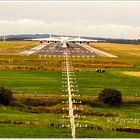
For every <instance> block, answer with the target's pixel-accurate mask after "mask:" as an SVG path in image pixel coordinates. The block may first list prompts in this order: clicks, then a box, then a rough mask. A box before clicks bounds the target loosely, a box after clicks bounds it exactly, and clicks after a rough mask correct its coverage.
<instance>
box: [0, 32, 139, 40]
mask: <svg viewBox="0 0 140 140" xmlns="http://www.w3.org/2000/svg"><path fill="white" fill-rule="evenodd" d="M21 35H23V36H24V35H25V36H26V35H31V36H35V35H39V36H41V35H48V36H49V35H50V34H49V33H36V34H32V33H21V34H9V35H0V37H7V36H21ZM51 36H68V37H79V35H65V34H61V35H59V34H51ZM80 37H83V38H84V37H85V38H101V39H117V40H139V39H140V38H137V39H135V38H134V39H129V38H111V37H102V36H85V35H80ZM43 38H45V37H43Z"/></svg>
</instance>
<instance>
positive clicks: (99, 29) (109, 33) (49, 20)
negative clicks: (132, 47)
mask: <svg viewBox="0 0 140 140" xmlns="http://www.w3.org/2000/svg"><path fill="white" fill-rule="evenodd" d="M24 33H33V34H36V33H39V34H42V33H51V34H60V35H62V34H66V35H78V34H79V33H80V34H81V36H93V37H112V38H130V39H133V38H136V39H138V38H140V2H8V3H6V2H3V3H2V2H0V35H9V34H24Z"/></svg>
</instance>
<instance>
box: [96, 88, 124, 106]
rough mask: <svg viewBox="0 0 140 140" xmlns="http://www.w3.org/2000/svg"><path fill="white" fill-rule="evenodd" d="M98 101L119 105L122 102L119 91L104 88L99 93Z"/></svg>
mask: <svg viewBox="0 0 140 140" xmlns="http://www.w3.org/2000/svg"><path fill="white" fill-rule="evenodd" d="M98 99H99V101H100V102H101V103H102V104H105V105H109V106H119V105H121V104H122V101H123V99H122V95H121V92H120V91H118V90H115V89H111V88H106V89H104V90H102V91H101V92H100V93H99V97H98Z"/></svg>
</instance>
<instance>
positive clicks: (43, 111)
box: [0, 41, 140, 138]
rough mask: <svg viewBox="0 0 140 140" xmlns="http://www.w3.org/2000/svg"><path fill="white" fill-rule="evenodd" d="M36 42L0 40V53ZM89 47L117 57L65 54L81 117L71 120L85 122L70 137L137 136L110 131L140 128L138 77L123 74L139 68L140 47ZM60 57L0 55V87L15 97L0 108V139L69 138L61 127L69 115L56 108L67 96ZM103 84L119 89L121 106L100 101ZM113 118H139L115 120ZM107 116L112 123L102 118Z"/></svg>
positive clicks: (79, 122)
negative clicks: (75, 85) (7, 89)
mask: <svg viewBox="0 0 140 140" xmlns="http://www.w3.org/2000/svg"><path fill="white" fill-rule="evenodd" d="M37 43H38V42H30V41H29V42H28V41H23V42H22V41H15V42H1V44H0V53H16V52H19V51H22V50H24V49H30V48H32V47H34V46H35V45H37ZM91 46H92V47H95V48H97V49H100V50H103V51H106V52H109V53H112V54H114V55H117V56H118V58H101V57H95V58H94V57H87V58H86V57H85V58H84V57H79V58H78V57H77V58H72V57H70V58H69V61H70V62H71V63H72V64H73V67H74V72H75V76H76V81H77V85H78V88H77V89H78V90H79V92H78V94H80V95H81V97H78V98H77V99H78V100H82V104H81V105H79V107H83V108H84V110H83V111H82V112H78V114H80V115H85V116H86V118H84V119H76V120H75V121H76V124H77V123H78V124H81V125H85V124H87V125H88V127H87V128H76V137H77V138H139V137H140V133H134V132H124V130H123V131H121V132H119V131H117V130H116V129H118V128H121V129H128V128H130V129H140V119H139V111H140V100H139V98H140V86H139V85H140V77H138V76H130V75H126V74H123V72H127V71H129V72H133V71H134V72H135V71H136V72H139V70H140V61H139V59H140V49H139V47H140V46H138V45H129V44H128V45H122V44H112V43H94V44H91ZM63 60H64V58H62V57H38V56H34V55H31V56H8V55H3V56H2V55H0V86H4V87H6V88H9V89H11V90H12V91H13V93H14V98H15V100H14V102H13V103H12V104H11V105H10V106H2V105H1V106H0V132H1V133H0V137H1V138H14V137H15V138H71V130H70V128H67V127H66V128H63V127H62V125H63V124H69V119H66V118H65V119H64V118H63V117H62V116H63V115H68V112H67V111H62V107H67V105H65V104H62V100H63V99H66V100H67V97H65V98H64V97H62V96H61V94H62V72H61V70H62V61H63ZM96 68H103V69H105V70H106V72H105V73H97V72H96ZM104 88H113V89H117V90H119V91H121V93H122V95H123V98H124V102H123V104H122V105H121V106H119V107H108V106H103V105H101V104H100V103H99V102H98V100H97V96H98V94H99V93H100V91H101V90H103V89H104ZM19 94H20V95H19ZM66 94H67V93H66ZM75 98H76V97H75ZM75 98H74V99H75ZM77 106H78V105H77ZM74 113H75V114H76V113H77V112H76V111H75V112H74ZM116 118H117V119H122V121H123V120H125V119H129V118H133V119H136V120H139V121H138V122H137V123H134V122H127V123H126V122H125V123H124V122H122V121H121V122H116V121H115V119H116ZM108 119H112V120H113V121H111V122H108V121H107V120H108ZM58 126H59V127H58Z"/></svg>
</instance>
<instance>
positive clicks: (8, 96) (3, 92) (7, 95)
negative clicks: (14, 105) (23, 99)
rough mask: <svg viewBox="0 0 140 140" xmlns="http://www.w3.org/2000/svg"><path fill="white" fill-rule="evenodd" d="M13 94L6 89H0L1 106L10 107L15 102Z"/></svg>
mask: <svg viewBox="0 0 140 140" xmlns="http://www.w3.org/2000/svg"><path fill="white" fill-rule="evenodd" d="M12 94H13V92H12V91H11V90H9V89H6V88H4V87H0V104H2V105H5V106H6V105H9V104H10V103H11V102H12V100H13V95H12Z"/></svg>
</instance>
